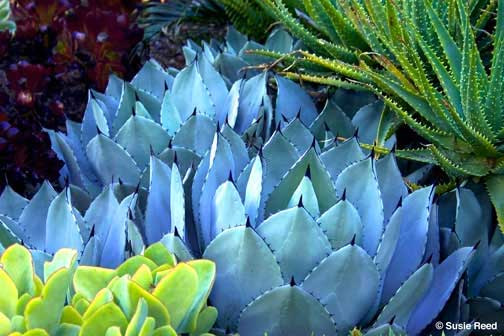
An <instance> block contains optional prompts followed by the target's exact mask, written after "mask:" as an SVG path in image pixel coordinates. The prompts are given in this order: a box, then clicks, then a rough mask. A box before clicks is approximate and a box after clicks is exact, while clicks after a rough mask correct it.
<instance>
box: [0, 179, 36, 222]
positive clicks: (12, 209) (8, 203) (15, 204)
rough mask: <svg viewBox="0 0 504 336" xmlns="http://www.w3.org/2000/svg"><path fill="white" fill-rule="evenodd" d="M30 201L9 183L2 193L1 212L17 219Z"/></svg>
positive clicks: (0, 198)
mask: <svg viewBox="0 0 504 336" xmlns="http://www.w3.org/2000/svg"><path fill="white" fill-rule="evenodd" d="M28 203H29V201H28V200H27V199H26V198H24V197H23V196H21V195H19V194H18V193H17V192H15V191H14V189H12V188H11V187H10V186H8V185H7V186H5V188H4V190H3V192H2V194H1V195H0V214H3V215H5V216H8V217H10V218H12V219H14V220H17V219H19V216H21V213H22V212H23V209H24V208H25V207H26V206H27V205H28Z"/></svg>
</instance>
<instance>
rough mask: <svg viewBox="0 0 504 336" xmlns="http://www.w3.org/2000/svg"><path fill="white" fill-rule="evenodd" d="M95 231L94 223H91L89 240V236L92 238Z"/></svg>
mask: <svg viewBox="0 0 504 336" xmlns="http://www.w3.org/2000/svg"><path fill="white" fill-rule="evenodd" d="M95 231H96V225H95V224H93V226H92V227H91V232H90V233H89V239H90V240H91V238H93V237H94V236H95Z"/></svg>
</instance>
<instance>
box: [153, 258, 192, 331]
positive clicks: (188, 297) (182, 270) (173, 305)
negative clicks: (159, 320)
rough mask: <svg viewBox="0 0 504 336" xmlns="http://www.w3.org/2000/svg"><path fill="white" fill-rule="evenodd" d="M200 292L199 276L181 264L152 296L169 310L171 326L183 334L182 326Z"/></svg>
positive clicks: (168, 275) (164, 279)
mask: <svg viewBox="0 0 504 336" xmlns="http://www.w3.org/2000/svg"><path fill="white" fill-rule="evenodd" d="M197 290H198V274H197V273H196V271H195V270H194V269H193V268H192V267H190V266H188V265H186V264H179V265H177V267H175V268H174V269H173V270H172V271H171V272H170V273H168V274H167V275H166V276H165V277H164V278H163V279H161V281H160V282H159V283H158V284H157V286H156V288H155V289H154V291H153V292H152V294H153V295H154V296H155V297H157V298H158V299H159V300H160V301H161V302H162V303H163V304H164V305H165V307H166V308H167V309H168V311H169V312H170V316H171V325H172V327H173V328H174V329H176V330H177V331H179V332H181V330H180V329H179V327H180V324H181V322H182V320H183V319H184V317H185V316H186V315H187V314H188V312H189V309H190V308H191V305H192V303H193V301H194V300H195V298H196V293H197Z"/></svg>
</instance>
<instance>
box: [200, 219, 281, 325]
mask: <svg viewBox="0 0 504 336" xmlns="http://www.w3.org/2000/svg"><path fill="white" fill-rule="evenodd" d="M204 257H205V258H207V259H210V260H213V261H214V262H215V263H216V266H217V278H216V282H215V286H214V289H213V291H212V294H211V295H210V301H211V302H212V304H213V305H214V306H215V307H216V308H217V310H218V311H219V317H218V324H219V326H221V327H223V328H226V327H230V328H232V329H235V328H236V326H237V325H238V317H239V313H240V311H241V310H242V309H243V308H245V306H246V305H247V304H248V303H249V302H251V301H252V300H253V299H254V298H256V297H257V296H259V295H260V294H262V293H264V292H265V291H267V290H269V289H271V288H274V287H277V286H280V285H282V284H283V280H282V276H281V272H280V267H279V266H278V264H277V262H276V260H275V256H274V255H273V254H272V253H271V251H270V250H269V248H268V246H267V245H266V244H265V243H264V241H263V240H262V239H261V237H259V236H258V235H257V234H256V233H255V232H254V231H253V230H252V229H250V228H246V227H237V228H232V229H229V230H227V231H224V232H223V233H221V234H220V235H218V236H217V238H215V240H214V241H213V242H212V243H211V244H210V245H209V246H208V247H207V249H206V251H205V253H204Z"/></svg>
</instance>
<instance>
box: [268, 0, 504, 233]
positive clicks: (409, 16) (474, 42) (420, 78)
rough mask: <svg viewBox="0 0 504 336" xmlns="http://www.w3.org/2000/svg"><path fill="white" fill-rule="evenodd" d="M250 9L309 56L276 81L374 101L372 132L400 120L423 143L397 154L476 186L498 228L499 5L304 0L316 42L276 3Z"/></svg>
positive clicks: (503, 67)
mask: <svg viewBox="0 0 504 336" xmlns="http://www.w3.org/2000/svg"><path fill="white" fill-rule="evenodd" d="M258 1H259V3H261V4H262V5H263V6H264V7H266V8H269V9H270V10H272V11H274V13H275V16H276V17H277V18H278V19H279V20H281V21H282V22H283V23H284V24H285V25H286V26H287V27H288V28H289V29H290V30H291V31H292V33H293V34H294V35H296V36H297V37H298V38H300V39H301V40H303V42H304V43H305V45H306V46H307V47H309V48H310V50H311V51H310V52H308V51H299V52H297V53H296V54H295V58H294V64H292V62H289V63H290V64H288V65H289V66H291V68H290V70H289V71H284V74H285V75H287V76H288V77H291V78H298V79H301V80H304V81H311V82H317V83H322V84H329V85H335V86H340V87H352V88H355V87H359V88H361V89H364V90H370V91H372V92H374V93H375V94H377V95H378V96H380V97H382V98H383V100H384V101H385V103H386V104H387V106H388V109H386V110H385V112H384V115H383V116H382V121H383V122H382V123H380V128H381V129H380V130H379V132H378V134H386V135H390V134H392V133H393V132H392V131H393V130H394V129H396V128H397V126H398V125H399V124H400V122H404V123H405V124H407V125H408V126H409V127H411V128H412V129H413V130H414V131H416V132H417V133H418V134H419V135H421V136H422V137H423V138H425V139H426V140H428V141H429V144H427V145H425V146H423V147H421V148H418V149H416V150H409V151H401V152H400V153H398V156H401V157H403V158H407V159H412V160H416V161H421V162H426V163H431V164H436V165H439V166H440V167H441V168H442V169H443V170H444V171H445V172H446V173H447V174H448V175H449V176H450V177H451V178H453V179H461V178H462V179H467V178H475V179H476V180H483V181H484V182H485V183H486V185H487V190H488V193H489V195H490V198H491V200H492V202H493V204H494V206H495V209H496V211H497V215H498V219H499V223H500V224H501V228H502V229H503V230H504V127H503V118H504V104H503V101H502V99H503V97H502V95H501V92H502V88H503V83H504V81H503V75H504V48H503V42H504V0H479V1H478V0H450V1H444V0H443V1H441V0H432V1H430V0H419V1H407V0H394V1H392V0H384V1H381V0H337V1H330V0H304V4H305V8H306V10H307V13H308V14H309V15H310V16H311V18H312V20H313V22H314V24H315V26H316V27H317V28H318V30H319V32H318V33H317V34H315V33H312V31H311V30H310V29H309V28H310V27H311V26H310V27H308V28H307V27H306V26H305V25H303V24H302V23H300V22H299V21H298V20H297V19H296V18H295V17H294V16H293V15H292V14H291V13H290V12H289V11H288V10H287V7H286V6H285V5H284V2H283V1H282V0H258ZM258 53H261V52H258ZM262 53H263V54H266V52H262ZM288 56H289V57H286V55H284V57H286V59H287V58H288V59H292V55H288ZM301 60H302V61H303V62H304V63H306V61H308V62H310V63H313V64H316V65H318V66H321V67H323V68H325V69H326V71H325V72H317V73H313V72H310V71H308V70H305V69H304V68H303V67H301V66H297V64H299V61H301ZM283 63H284V64H283V65H285V63H286V62H283ZM281 65H282V64H281ZM292 69H294V70H292ZM391 111H393V112H395V113H391ZM391 114H392V116H391ZM377 145H381V143H380V141H378V142H377ZM376 150H377V152H380V150H381V149H380V148H377V149H376Z"/></svg>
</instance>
